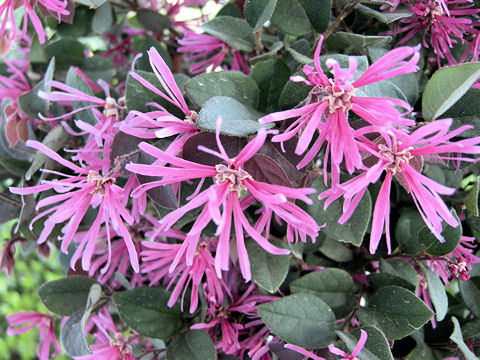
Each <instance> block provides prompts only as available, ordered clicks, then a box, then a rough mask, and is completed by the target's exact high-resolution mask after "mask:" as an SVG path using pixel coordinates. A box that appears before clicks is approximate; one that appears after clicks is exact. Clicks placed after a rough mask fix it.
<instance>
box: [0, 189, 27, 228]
mask: <svg viewBox="0 0 480 360" xmlns="http://www.w3.org/2000/svg"><path fill="white" fill-rule="evenodd" d="M7 191H8V190H7ZM0 206H1V207H2V211H1V212H0V225H1V224H3V223H6V222H7V221H10V220H12V219H16V218H18V217H19V216H20V211H21V209H22V203H21V202H19V201H18V200H17V199H12V198H10V196H9V195H5V194H4V193H3V192H0Z"/></svg>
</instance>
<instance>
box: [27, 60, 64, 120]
mask: <svg viewBox="0 0 480 360" xmlns="http://www.w3.org/2000/svg"><path fill="white" fill-rule="evenodd" d="M54 72H55V58H52V59H51V60H50V63H49V64H48V68H47V71H46V72H45V76H44V78H43V80H42V81H41V82H40V83H38V85H37V86H35V88H34V89H33V90H32V91H30V92H28V93H25V94H23V95H22V96H20V97H19V98H18V105H19V106H20V109H22V111H23V112H24V113H25V114H27V115H28V116H30V117H31V118H33V119H38V113H41V114H43V115H45V114H46V113H47V112H48V101H46V100H43V99H41V98H39V97H38V92H39V91H45V92H48V91H50V86H49V85H47V84H48V82H49V81H51V80H52V79H53V73H54Z"/></svg>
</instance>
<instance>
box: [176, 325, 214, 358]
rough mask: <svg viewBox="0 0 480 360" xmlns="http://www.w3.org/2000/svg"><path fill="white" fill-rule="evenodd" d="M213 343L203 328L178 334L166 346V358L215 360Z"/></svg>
mask: <svg viewBox="0 0 480 360" xmlns="http://www.w3.org/2000/svg"><path fill="white" fill-rule="evenodd" d="M216 358H217V356H216V354H215V345H214V344H213V342H212V340H211V339H210V336H209V335H208V334H207V333H206V332H205V331H203V330H193V331H189V332H187V333H185V334H180V335H179V336H178V337H176V338H175V339H173V340H172V342H171V343H170V344H169V345H168V348H167V360H185V359H189V360H215V359H216Z"/></svg>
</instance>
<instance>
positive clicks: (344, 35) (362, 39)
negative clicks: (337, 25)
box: [328, 31, 392, 54]
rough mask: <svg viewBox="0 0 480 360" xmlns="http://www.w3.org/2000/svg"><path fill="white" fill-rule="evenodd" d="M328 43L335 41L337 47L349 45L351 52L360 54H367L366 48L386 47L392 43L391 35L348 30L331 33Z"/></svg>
mask: <svg viewBox="0 0 480 360" xmlns="http://www.w3.org/2000/svg"><path fill="white" fill-rule="evenodd" d="M328 41H329V43H331V42H335V43H336V45H337V47H340V48H342V47H346V46H348V47H350V49H351V51H353V52H360V53H361V54H367V53H368V48H370V47H379V48H388V47H390V44H391V43H392V37H391V36H369V35H359V34H354V33H348V32H342V31H340V32H337V33H335V34H333V35H332V36H331V37H330V38H329V39H328Z"/></svg>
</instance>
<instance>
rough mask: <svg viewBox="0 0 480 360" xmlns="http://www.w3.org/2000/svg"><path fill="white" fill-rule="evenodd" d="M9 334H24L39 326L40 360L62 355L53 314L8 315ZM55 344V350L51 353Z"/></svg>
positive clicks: (38, 350)
mask: <svg viewBox="0 0 480 360" xmlns="http://www.w3.org/2000/svg"><path fill="white" fill-rule="evenodd" d="M6 319H7V322H8V329H7V334H8V335H17V334H23V333H24V332H27V331H28V330H30V329H32V328H34V327H35V326H38V327H39V330H40V343H39V344H38V346H37V356H38V358H39V359H40V360H48V359H50V356H56V355H60V354H61V353H62V349H61V348H60V345H59V344H58V341H57V339H56V337H55V324H54V319H53V317H52V316H51V315H47V314H42V313H17V314H12V315H7V317H6ZM52 345H53V347H54V349H55V351H54V352H53V353H52V354H50V348H51V346H52Z"/></svg>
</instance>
